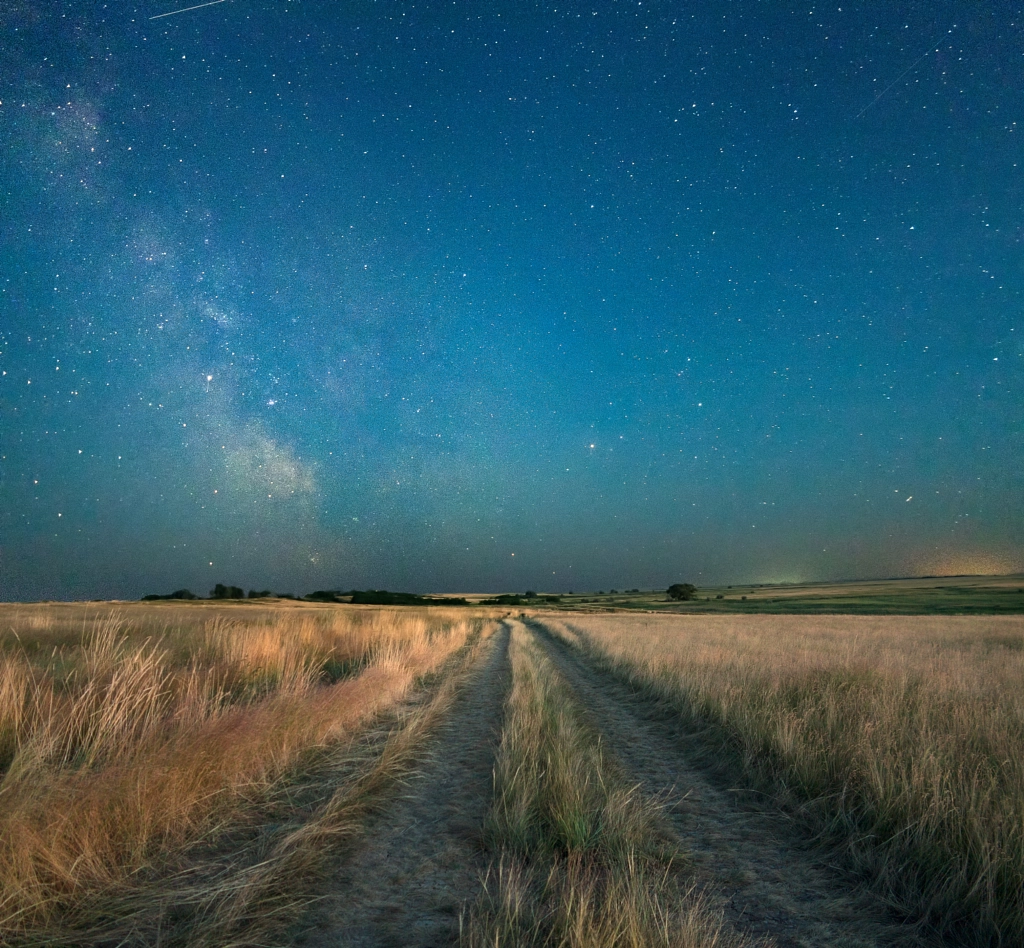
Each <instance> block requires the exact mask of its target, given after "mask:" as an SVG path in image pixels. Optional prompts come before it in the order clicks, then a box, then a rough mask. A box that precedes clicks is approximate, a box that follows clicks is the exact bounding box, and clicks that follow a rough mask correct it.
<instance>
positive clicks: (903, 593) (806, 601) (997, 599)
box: [548, 576, 1024, 615]
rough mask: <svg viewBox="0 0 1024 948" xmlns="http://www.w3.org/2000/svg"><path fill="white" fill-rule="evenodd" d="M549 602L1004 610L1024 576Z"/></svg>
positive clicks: (689, 609)
mask: <svg viewBox="0 0 1024 948" xmlns="http://www.w3.org/2000/svg"><path fill="white" fill-rule="evenodd" d="M559 599H560V601H559V602H558V603H557V604H554V605H548V608H559V609H569V610H572V611H585V612H603V611H606V610H608V609H615V610H623V609H630V610H640V611H644V612H652V611H653V612H673V613H676V612H678V613H680V614H685V615H693V614H697V613H740V614H744V615H764V614H776V615H794V614H812V615H824V614H830V613H831V614H839V615H851V614H852V615H999V614H1018V615H1019V614H1020V613H1024V576H942V577H919V578H915V579H877V580H867V581H857V582H842V583H795V582H794V583H762V584H756V585H746V586H702V587H701V588H700V589H699V590H698V591H697V595H696V597H695V598H694V599H693V600H691V601H689V602H672V601H671V600H669V599H668V597H667V596H666V595H665V591H664V590H663V589H658V590H630V591H616V590H599V591H598V592H589V593H572V594H570V595H561V596H560V597H559Z"/></svg>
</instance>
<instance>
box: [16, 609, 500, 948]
mask: <svg viewBox="0 0 1024 948" xmlns="http://www.w3.org/2000/svg"><path fill="white" fill-rule="evenodd" d="M5 612H6V615H3V619H4V620H6V628H4V631H3V632H2V633H0V768H2V769H0V942H2V943H5V944H6V943H12V944H16V943H19V942H24V943H35V944H38V943H47V942H49V943H61V942H64V943H67V942H68V941H69V940H70V941H73V942H75V943H81V944H87V943H92V942H93V941H95V940H96V939H99V938H101V937H110V936H111V932H117V933H119V934H118V937H119V938H120V937H126V935H125V932H126V931H129V930H131V929H144V928H146V927H147V926H150V927H151V926H152V925H153V924H154V923H157V924H162V922H160V918H162V917H163V915H166V914H167V913H168V912H170V911H171V910H172V909H171V907H169V906H168V904H167V902H168V899H169V898H171V899H173V892H174V891H176V889H175V887H177V890H178V894H179V895H180V896H181V899H182V900H183V901H186V902H189V901H190V902H192V903H197V904H198V903H202V902H203V899H204V898H207V897H209V899H212V902H213V903H216V904H218V905H222V906H223V905H224V904H227V903H226V902H225V893H226V892H231V891H233V890H238V891H241V890H242V889H245V888H246V887H250V889H249V891H257V890H258V888H259V887H258V886H257V889H255V890H254V889H251V881H252V880H250V879H248V877H247V876H246V875H245V873H244V872H241V869H238V872H235V875H232V873H233V872H234V871H235V868H237V867H228V868H227V869H225V870H224V872H222V873H221V877H220V878H219V879H218V880H217V881H216V884H209V885H208V883H209V880H207V881H206V882H204V881H203V880H197V879H194V878H190V876H189V873H190V872H191V871H192V865H191V862H192V859H193V854H194V852H195V851H196V847H202V846H205V847H208V848H209V847H211V846H215V845H216V843H217V840H218V839H222V838H224V837H225V835H226V834H228V833H229V832H231V831H235V830H237V829H238V828H239V827H245V826H249V825H253V824H257V823H259V822H260V821H261V819H263V812H262V811H263V810H264V809H265V807H266V806H267V805H268V803H269V802H271V801H273V800H274V799H275V798H276V797H278V796H280V794H281V793H282V792H283V788H286V787H287V785H288V784H289V783H290V782H292V781H294V780H295V779H296V777H297V775H298V774H301V772H302V771H303V769H304V768H306V767H308V766H309V765H310V763H311V761H312V760H313V759H314V758H315V757H316V756H317V755H318V754H321V755H322V753H323V751H324V748H327V747H330V746H332V745H336V744H337V743H338V742H339V741H342V740H344V739H350V738H351V737H352V735H353V734H354V733H355V732H356V731H357V730H358V728H359V727H360V726H361V725H363V724H364V723H366V722H367V721H369V720H370V719H371V718H372V717H373V716H374V715H376V714H379V713H380V712H381V711H383V710H385V709H387V708H390V707H393V706H395V705H396V703H397V702H399V701H400V700H401V699H403V698H404V697H405V696H407V695H408V694H409V693H410V689H412V687H413V686H414V685H415V683H416V682H417V680H419V679H420V678H422V676H424V675H426V674H428V673H431V672H434V671H437V670H438V669H440V668H441V666H442V665H443V664H444V663H445V661H446V660H447V659H448V658H449V657H450V656H452V655H453V653H455V652H456V651H457V650H459V649H461V648H463V646H465V645H466V643H467V642H468V641H469V639H470V638H471V636H473V635H474V633H476V632H478V631H479V630H480V628H481V625H482V622H483V620H481V619H479V618H472V617H469V616H467V613H466V612H465V611H464V610H430V611H429V612H428V611H426V610H403V611H398V610H379V609H378V610H372V611H371V610H349V609H331V610H316V611H314V610H310V611H302V610H294V609H290V610H281V611H277V612H274V611H268V610H261V611H254V610H253V611H248V612H245V613H243V612H235V613H231V612H230V611H223V610H222V611H220V612H212V611H211V612H204V611H203V610H196V609H192V610H189V611H187V612H186V611H182V610H178V611H176V612H175V611H171V610H152V611H146V612H141V611H139V610H137V609H136V610H125V613H124V614H121V615H118V614H116V613H114V614H109V613H108V614H103V613H98V612H95V611H92V612H83V611H82V610H81V609H80V610H79V611H78V613H77V616H76V615H74V613H73V612H70V611H69V610H67V609H59V608H58V609H54V608H52V607H50V608H49V609H47V608H46V607H43V608H41V609H37V610H31V609H28V608H26V607H20V608H19V609H17V610H12V609H7V610H5ZM128 616H130V617H131V618H130V619H129V618H128ZM174 618H177V619H178V620H179V621H178V622H177V623H175V624H167V622H168V619H174ZM12 619H13V620H14V621H15V622H16V623H17V624H16V625H14V624H11V620H12ZM197 619H198V621H197ZM182 620H184V621H182ZM385 756H387V755H385ZM328 823H330V820H328ZM335 823H336V821H335ZM332 825H333V824H332ZM286 848H287V847H286ZM293 848H294V847H293ZM292 858H294V857H292ZM239 873H241V874H239ZM169 879H175V880H177V881H176V882H175V883H174V884H170V883H168V880H169ZM204 886H207V887H208V888H209V891H208V892H207V891H205V890H204ZM210 886H212V887H210ZM157 893H160V894H161V896H162V898H157V897H156V895H157ZM230 901H231V899H228V902H230ZM235 901H237V899H236V900H235ZM250 901H251V900H250ZM211 904H212V903H211ZM247 904H248V903H247ZM246 912H247V913H248V914H250V915H251V914H252V912H251V910H249V909H247V910H246ZM161 913H162V914H161ZM235 914H236V915H237V914H238V913H237V912H235ZM243 914H245V913H243ZM154 920H155V921H154ZM125 925H130V928H128V929H126V928H125Z"/></svg>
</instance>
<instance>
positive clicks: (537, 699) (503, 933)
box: [462, 626, 740, 948]
mask: <svg viewBox="0 0 1024 948" xmlns="http://www.w3.org/2000/svg"><path fill="white" fill-rule="evenodd" d="M511 660H512V673H513V683H512V689H511V691H510V694H509V698H508V701H507V706H506V720H505V726H504V730H503V733H502V740H501V746H500V749H499V754H498V760H497V764H496V768H495V800H494V804H493V808H492V811H491V815H490V818H489V821H488V828H487V836H488V839H489V842H490V844H491V848H492V849H493V850H495V852H496V857H495V861H494V863H493V865H492V868H491V870H490V873H489V875H488V878H487V879H486V881H485V890H484V893H483V895H482V896H481V898H480V900H479V901H478V903H477V904H476V905H475V906H474V907H473V909H472V910H471V911H470V913H469V915H468V919H467V920H466V922H465V925H464V928H463V934H462V942H463V944H464V945H466V946H493V948H497V946H503V945H507V946H517V948H520V946H560V948H570V946H571V948H603V946H608V948H610V946H636V948H639V946H655V945H657V946H698V945H700V946H708V948H710V946H714V945H725V944H738V943H740V942H738V940H737V939H735V938H733V937H732V936H730V935H727V934H726V931H725V928H724V924H723V922H722V919H721V917H720V916H719V915H717V914H716V913H715V912H713V911H712V910H711V909H710V908H709V907H708V906H707V904H706V903H705V902H704V901H703V900H702V899H701V898H699V897H697V896H695V895H694V893H693V892H692V891H688V890H686V889H685V888H684V887H681V886H680V881H681V876H680V870H681V866H680V865H679V863H680V858H679V856H678V854H677V853H675V852H673V850H672V847H671V844H670V840H669V837H668V835H667V831H666V829H665V824H664V823H663V819H662V816H661V814H660V811H659V808H658V806H657V805H656V804H655V803H654V802H652V801H650V800H648V799H645V798H643V797H642V795H641V794H640V793H639V791H638V789H637V788H635V787H631V786H629V785H628V784H627V783H626V782H625V779H624V776H623V774H622V773H621V772H620V771H619V769H618V767H617V766H616V765H615V764H614V762H612V761H611V760H609V759H608V758H607V756H606V755H605V753H604V752H603V751H602V749H601V746H600V742H599V740H598V739H597V736H596V735H595V734H594V732H593V731H592V730H591V729H590V728H589V727H587V725H586V724H585V723H584V721H583V720H582V717H581V711H580V708H579V705H578V703H577V701H576V699H575V697H574V696H573V695H572V693H571V691H570V690H569V688H568V687H567V686H566V684H565V683H564V681H562V679H561V678H560V677H559V676H558V675H557V673H556V672H555V670H554V668H553V667H552V666H551V664H550V662H549V661H548V660H547V659H546V658H545V657H544V655H543V654H542V652H541V651H540V650H539V649H538V648H537V646H536V644H535V642H533V641H531V640H530V638H529V636H528V634H527V633H526V632H525V631H524V630H523V629H522V627H521V626H519V627H517V628H516V630H515V631H514V633H513V639H512V648H511Z"/></svg>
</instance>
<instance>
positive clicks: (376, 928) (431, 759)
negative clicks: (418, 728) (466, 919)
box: [293, 624, 510, 948]
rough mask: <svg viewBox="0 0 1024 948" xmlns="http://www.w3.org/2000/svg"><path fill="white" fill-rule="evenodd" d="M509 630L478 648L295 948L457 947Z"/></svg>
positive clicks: (478, 856) (470, 892)
mask: <svg viewBox="0 0 1024 948" xmlns="http://www.w3.org/2000/svg"><path fill="white" fill-rule="evenodd" d="M509 635H510V627H509V626H508V625H507V624H503V625H502V627H501V629H500V630H499V631H498V632H496V633H494V634H493V635H492V636H491V637H490V638H489V639H488V640H487V641H486V642H485V643H483V645H482V647H481V651H482V654H481V656H480V658H479V660H478V662H477V667H476V668H475V669H473V670H472V671H471V672H470V673H469V676H468V680H467V681H466V682H465V683H464V684H463V685H462V687H461V690H460V692H459V694H458V695H457V697H456V698H455V699H454V702H453V704H452V707H451V709H450V711H449V712H448V715H447V718H446V720H445V721H444V722H443V723H442V724H440V725H439V726H438V728H437V730H436V732H435V733H434V735H432V737H431V738H430V740H429V742H428V743H427V745H425V747H424V756H423V763H422V765H421V766H420V767H419V768H418V770H417V772H416V773H415V774H414V775H413V776H412V777H411V778H409V779H408V780H407V781H405V784H404V786H403V787H402V789H401V790H399V792H398V793H397V794H396V795H395V797H394V798H393V799H392V800H391V801H390V803H389V804H385V805H384V806H383V808H382V809H381V810H380V811H379V812H377V813H376V814H375V815H374V816H373V817H371V818H370V819H369V820H368V821H367V824H366V826H365V828H364V833H363V835H362V842H361V844H360V845H358V847H357V848H356V849H355V850H354V851H352V852H351V853H350V854H349V855H348V856H347V857H345V858H343V859H341V860H340V861H339V864H338V865H337V867H336V869H335V871H334V873H333V875H332V877H331V878H330V879H329V880H328V883H327V886H326V891H325V892H324V893H323V894H322V896H321V898H320V899H319V900H318V902H317V904H316V907H315V908H314V909H313V910H312V911H311V913H310V915H309V917H308V918H307V922H306V926H305V927H304V930H303V931H301V932H300V933H299V934H298V935H297V936H296V937H295V938H294V940H293V944H295V945H301V946H304V948H389V946H402V948H433V946H440V945H450V944H453V943H454V942H455V941H456V940H457V939H458V932H459V915H460V912H461V910H462V907H463V905H464V904H465V903H466V902H468V901H470V900H471V899H472V898H474V897H475V896H476V894H477V893H478V892H479V888H480V877H481V874H482V873H483V871H484V870H485V869H486V858H485V855H484V852H483V849H482V846H481V836H480V834H481V832H482V827H483V825H484V820H485V817H486V814H487V811H488V808H489V806H490V802H491V790H492V777H493V768H494V758H495V752H496V748H497V743H498V740H499V738H500V727H501V720H502V711H503V705H504V701H505V694H506V692H507V690H508V685H509V667H508V643H509Z"/></svg>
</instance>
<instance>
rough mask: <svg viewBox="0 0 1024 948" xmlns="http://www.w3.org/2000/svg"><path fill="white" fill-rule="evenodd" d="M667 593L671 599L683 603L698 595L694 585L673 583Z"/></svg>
mask: <svg viewBox="0 0 1024 948" xmlns="http://www.w3.org/2000/svg"><path fill="white" fill-rule="evenodd" d="M666 593H667V594H668V598H669V599H674V600H676V602H683V601H687V600H690V599H693V598H694V597H695V596H696V595H697V587H696V586H694V585H693V583H673V584H672V585H671V586H669V587H668V589H667V590H666ZM719 598H721V597H719Z"/></svg>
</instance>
